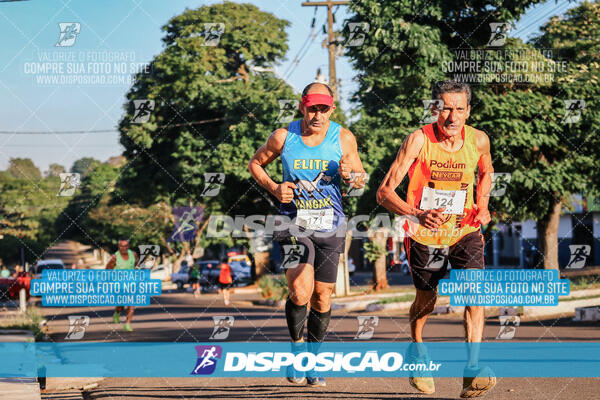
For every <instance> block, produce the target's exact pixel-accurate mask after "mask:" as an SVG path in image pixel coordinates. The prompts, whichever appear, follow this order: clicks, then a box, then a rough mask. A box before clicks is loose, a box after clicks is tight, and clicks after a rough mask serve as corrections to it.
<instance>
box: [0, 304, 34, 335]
mask: <svg viewBox="0 0 600 400" xmlns="http://www.w3.org/2000/svg"><path fill="white" fill-rule="evenodd" d="M42 319H43V317H42V314H41V313H40V310H39V309H38V308H37V307H35V306H28V307H27V310H26V311H25V314H17V315H16V316H15V317H13V318H10V317H9V318H2V321H1V322H0V328H2V329H22V330H28V331H31V332H32V333H33V336H34V339H35V340H36V341H39V340H41V339H42V337H44V331H43V330H42V327H41V325H40V324H41V322H42Z"/></svg>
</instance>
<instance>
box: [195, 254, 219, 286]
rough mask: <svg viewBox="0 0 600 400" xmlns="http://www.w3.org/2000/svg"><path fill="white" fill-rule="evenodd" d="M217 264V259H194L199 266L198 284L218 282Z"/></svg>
mask: <svg viewBox="0 0 600 400" xmlns="http://www.w3.org/2000/svg"><path fill="white" fill-rule="evenodd" d="M219 264H220V262H219V261H218V260H198V261H196V265H197V266H199V267H200V286H212V285H216V284H217V283H218V282H219V273H220V272H221V271H220V270H219Z"/></svg>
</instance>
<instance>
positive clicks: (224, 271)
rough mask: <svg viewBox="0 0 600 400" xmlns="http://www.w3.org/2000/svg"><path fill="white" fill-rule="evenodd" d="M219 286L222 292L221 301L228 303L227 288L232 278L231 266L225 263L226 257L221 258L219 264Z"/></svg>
mask: <svg viewBox="0 0 600 400" xmlns="http://www.w3.org/2000/svg"><path fill="white" fill-rule="evenodd" d="M219 269H220V271H219V288H220V290H221V292H222V293H223V301H224V302H225V305H226V306H228V305H229V288H230V287H231V284H232V283H233V278H232V276H231V266H230V265H229V264H228V263H227V257H225V258H223V260H221V264H219Z"/></svg>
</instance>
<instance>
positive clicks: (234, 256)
mask: <svg viewBox="0 0 600 400" xmlns="http://www.w3.org/2000/svg"><path fill="white" fill-rule="evenodd" d="M234 261H243V262H246V263H247V264H248V265H252V262H251V261H250V257H248V255H247V254H231V255H229V254H228V257H227V264H230V265H231V263H232V262H234Z"/></svg>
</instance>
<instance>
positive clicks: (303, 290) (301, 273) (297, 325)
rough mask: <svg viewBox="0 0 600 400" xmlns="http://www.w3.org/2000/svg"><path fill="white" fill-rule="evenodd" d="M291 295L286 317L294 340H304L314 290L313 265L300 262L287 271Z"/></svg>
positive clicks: (287, 302) (287, 303) (286, 305)
mask: <svg viewBox="0 0 600 400" xmlns="http://www.w3.org/2000/svg"><path fill="white" fill-rule="evenodd" d="M285 276H286V278H287V281H288V288H289V293H290V294H289V297H288V299H287V301H286V303H285V317H286V320H287V325H288V329H289V331H290V336H291V338H292V341H294V342H299V341H303V340H304V324H305V322H306V315H307V313H308V308H307V306H308V302H309V301H310V298H311V295H312V292H313V290H314V281H313V276H314V272H313V266H312V265H310V264H298V266H296V267H294V268H290V269H288V270H287V271H286V272H285Z"/></svg>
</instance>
